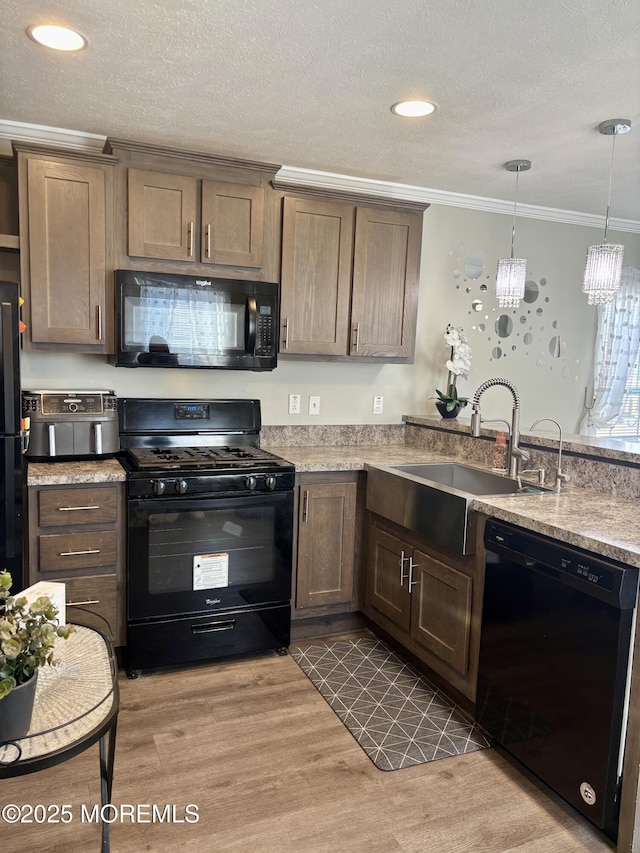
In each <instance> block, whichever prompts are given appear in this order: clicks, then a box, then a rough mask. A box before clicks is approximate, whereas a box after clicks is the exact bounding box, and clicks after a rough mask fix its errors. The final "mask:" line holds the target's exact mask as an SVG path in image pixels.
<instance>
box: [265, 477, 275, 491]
mask: <svg viewBox="0 0 640 853" xmlns="http://www.w3.org/2000/svg"><path fill="white" fill-rule="evenodd" d="M264 484H265V486H266V487H267V489H268V490H269V491H270V492H272V491H273V490H274V489H275V487H276V478H275V477H274V476H273V474H269V476H268V477H265V478H264Z"/></svg>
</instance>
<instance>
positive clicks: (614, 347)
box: [580, 267, 640, 441]
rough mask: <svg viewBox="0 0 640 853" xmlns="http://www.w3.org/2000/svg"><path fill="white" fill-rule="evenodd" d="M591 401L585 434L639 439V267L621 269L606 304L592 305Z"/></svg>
mask: <svg viewBox="0 0 640 853" xmlns="http://www.w3.org/2000/svg"><path fill="white" fill-rule="evenodd" d="M597 320H598V323H597V334H596V345H595V351H594V372H593V389H594V393H593V405H592V406H591V407H590V409H589V410H588V414H587V416H586V417H585V418H584V420H583V423H582V424H581V429H580V432H582V433H583V434H586V435H595V436H610V437H612V438H619V439H625V440H627V441H639V440H640V269H636V268H635V267H624V268H623V270H622V282H621V285H620V290H619V291H618V293H617V294H616V297H615V299H614V300H613V302H612V303H611V304H609V305H599V306H598V318H597Z"/></svg>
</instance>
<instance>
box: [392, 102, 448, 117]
mask: <svg viewBox="0 0 640 853" xmlns="http://www.w3.org/2000/svg"><path fill="white" fill-rule="evenodd" d="M436 110H437V106H436V105H435V104H432V103H431V101H398V103H397V104H394V105H393V106H392V107H391V112H392V113H395V115H397V116H406V117H409V118H419V117H420V116H428V115H431V113H434V112H435V111H436Z"/></svg>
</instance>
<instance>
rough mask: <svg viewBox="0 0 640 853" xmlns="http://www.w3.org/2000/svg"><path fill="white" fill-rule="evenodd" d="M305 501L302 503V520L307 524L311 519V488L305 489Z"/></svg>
mask: <svg viewBox="0 0 640 853" xmlns="http://www.w3.org/2000/svg"><path fill="white" fill-rule="evenodd" d="M303 500H304V502H303V504H302V521H303V522H304V523H305V524H306V523H307V521H309V489H305V493H304V499H303Z"/></svg>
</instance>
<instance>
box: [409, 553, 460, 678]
mask: <svg viewBox="0 0 640 853" xmlns="http://www.w3.org/2000/svg"><path fill="white" fill-rule="evenodd" d="M412 580H413V581H415V582H416V584H415V585H414V586H413V588H412V592H411V598H412V605H411V607H412V614H411V635H412V637H413V638H414V640H416V641H417V642H418V643H420V645H422V646H424V647H425V648H427V649H428V650H429V651H430V652H432V653H433V654H434V655H436V656H437V657H439V658H440V659H441V660H443V661H444V662H445V663H447V664H449V666H451V667H452V668H453V669H455V670H456V672H459V673H460V674H461V675H466V672H467V669H468V667H469V635H470V630H471V591H472V580H471V578H470V577H468V576H467V575H465V574H463V573H462V572H459V571H457V569H453V568H451V567H450V566H446V565H445V564H444V563H441V562H440V561H439V560H436V559H434V558H433V557H430V556H428V555H427V554H425V553H423V552H422V551H418V550H416V551H415V552H414V554H413V566H412Z"/></svg>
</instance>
